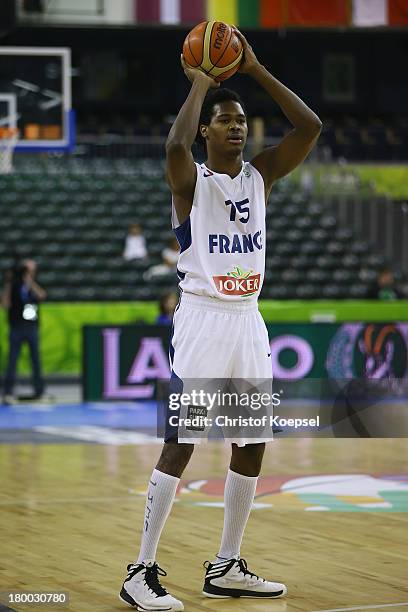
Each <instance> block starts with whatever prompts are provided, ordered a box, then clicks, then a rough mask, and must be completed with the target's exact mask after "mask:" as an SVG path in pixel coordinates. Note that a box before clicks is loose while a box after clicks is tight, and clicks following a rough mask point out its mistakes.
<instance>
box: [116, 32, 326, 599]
mask: <svg viewBox="0 0 408 612" xmlns="http://www.w3.org/2000/svg"><path fill="white" fill-rule="evenodd" d="M237 35H238V36H239V37H240V39H241V41H242V44H243V47H244V58H243V62H242V64H241V68H240V71H241V72H243V73H245V74H247V75H248V76H249V77H251V78H252V79H253V80H254V81H256V83H257V84H258V85H260V86H261V87H263V88H264V89H265V90H266V92H267V93H268V94H269V95H270V96H271V98H272V99H273V100H274V101H275V102H276V103H277V104H278V105H279V106H280V108H281V109H282V111H283V112H284V114H285V115H286V117H287V118H288V119H289V121H290V122H291V124H292V125H293V129H292V131H291V132H289V134H287V135H286V136H285V137H284V138H283V140H282V141H281V142H280V143H279V144H278V145H277V146H275V147H271V148H267V149H265V150H263V151H262V152H261V153H259V154H258V155H257V156H256V157H255V158H254V159H253V160H252V161H251V162H244V161H243V149H244V146H245V142H246V139H247V133H248V126H247V116H246V112H245V109H244V106H243V104H242V102H241V100H240V98H239V97H238V95H237V94H235V93H234V92H231V91H229V90H227V89H223V88H221V89H217V88H218V85H219V84H218V83H216V82H215V81H214V80H213V79H211V78H210V77H209V76H207V75H205V74H204V73H203V72H201V71H200V70H198V69H195V68H190V67H189V66H188V65H187V64H186V63H185V62H184V60H183V58H181V63H182V66H183V69H184V72H185V74H186V76H187V78H188V79H189V80H190V82H191V84H192V85H191V90H190V93H189V95H188V97H187V99H186V101H185V103H184V104H183V106H182V108H181V110H180V112H179V114H178V116H177V118H176V120H175V122H174V125H173V126H172V128H171V130H170V133H169V136H168V139H167V144H166V153H167V181H168V184H169V186H170V189H171V191H172V195H173V227H174V230H175V233H176V236H177V238H178V240H179V243H180V258H179V263H178V273H179V277H180V279H181V280H180V288H181V300H180V304H179V306H178V308H177V309H176V312H175V315H174V333H173V337H172V346H171V349H170V356H171V361H172V373H173V374H172V376H174V377H178V378H179V379H181V381H183V379H192V378H206V379H209V378H224V379H233V378H235V379H239V378H245V377H253V378H258V379H265V378H271V372H272V368H271V359H270V349H269V341H268V335H267V331H266V327H265V324H264V322H263V320H262V317H261V315H260V313H259V311H258V308H257V298H258V295H259V293H260V291H261V287H262V281H263V276H264V267H265V205H266V202H267V201H268V197H269V194H270V191H271V189H272V186H273V184H274V182H275V181H276V180H278V179H279V178H281V177H282V176H285V175H286V174H288V173H289V172H290V171H291V170H293V169H294V168H295V167H296V166H297V165H298V164H300V163H301V162H302V161H303V160H304V159H305V157H306V156H307V154H308V153H309V151H310V150H311V149H312V147H313V146H314V145H315V143H316V140H317V138H318V136H319V134H320V131H321V127H322V124H321V121H320V119H319V118H318V117H317V116H316V115H315V113H314V112H313V111H312V110H310V108H308V107H307V106H306V104H304V103H303V102H302V101H301V100H300V99H299V98H298V97H297V96H296V95H295V94H294V93H293V92H292V91H290V90H289V89H287V87H285V86H284V85H283V84H282V83H280V82H279V81H278V80H277V79H276V78H274V77H273V76H272V75H271V74H270V73H269V72H268V70H267V69H266V68H265V67H264V66H262V65H261V64H260V63H259V61H258V60H257V58H256V56H255V54H254V52H253V50H252V48H251V47H250V46H249V44H248V42H247V41H246V39H245V38H244V36H243V35H242V34H241V33H240V32H238V31H237ZM210 90H211V91H210ZM197 133H198V135H199V136H200V137H201V139H203V140H204V143H205V147H206V154H207V161H206V162H205V163H204V164H201V165H199V164H197V163H195V162H194V160H193V157H192V154H191V146H192V144H193V142H194V140H195V138H196V134H197ZM237 266H238V267H239V268H240V269H241V270H244V271H246V272H248V271H250V274H249V276H248V275H246V276H245V281H242V282H239V283H237V284H236V286H235V285H234V283H231V282H230V283H227V282H225V281H223V278H224V277H227V279H231V276H228V273H229V272H231V271H232V270H234V269H236V267H237ZM232 286H233V287H235V288H233V290H231V287H232ZM186 442H187V443H186ZM188 442H190V441H189V440H188V439H187V440H183V438H182V437H181V436H180V435H178V434H177V431H176V432H173V433H172V434H171V435H169V436H168V437H167V439H166V441H165V444H164V447H163V450H162V453H161V456H160V459H159V461H158V463H157V465H156V468H155V469H154V470H153V473H152V476H151V479H150V483H149V488H148V493H147V503H146V511H145V520H144V527H143V534H142V540H141V548H140V552H139V556H138V558H137V559H136V561H135V563H134V564H130V565H128V568H127V570H128V574H127V577H126V579H125V581H124V583H123V586H122V590H121V593H120V598H121V599H122V600H123V601H124V602H126V603H128V604H130V605H131V606H135V607H136V608H137V609H138V610H183V609H184V606H183V604H182V602H181V601H179V600H177V599H176V598H174V597H173V596H172V595H170V594H169V593H168V592H167V591H166V590H165V588H164V587H163V586H162V585H161V584H160V582H159V576H165V575H166V573H165V572H164V571H163V570H162V569H161V568H160V567H159V566H158V564H157V562H156V550H157V546H158V542H159V538H160V534H161V532H162V529H163V526H164V524H165V521H166V519H167V517H168V515H169V513H170V509H171V507H172V504H173V500H174V497H175V493H176V489H177V486H178V484H179V482H180V478H181V475H182V473H183V471H184V469H185V467H186V465H187V464H188V462H189V459H190V457H191V455H192V453H193V450H194V444H192V443H188ZM246 442H247V443H246ZM249 442H251V440H249ZM252 442H253V441H252ZM256 442H257V443H248V440H246V441H245V440H236V441H235V443H233V444H232V456H231V463H230V466H229V470H228V474H227V478H226V483H225V492H224V502H225V511H224V512H225V514H224V528H223V532H222V537H221V544H220V548H219V551H218V554H217V555H216V557H215V559H214V560H213V562H212V563H209V562H207V563H206V576H205V582H204V588H203V594H204V595H206V596H207V597H214V598H227V597H259V598H265V597H268V598H269V597H271V598H272V597H281V596H283V595H285V594H286V592H287V589H286V586H285V585H284V584H280V583H276V582H269V581H267V580H265V579H263V578H260V577H258V576H257V575H256V574H254V573H252V572H250V571H249V569H248V568H247V564H246V561H245V560H244V559H241V558H240V545H241V541H242V537H243V533H244V529H245V526H246V523H247V520H248V517H249V514H250V510H251V507H252V503H253V500H254V495H255V489H256V484H257V479H258V475H259V473H260V469H261V463H262V457H263V454H264V450H265V441H264V440H260V441H258V440H257V441H256Z"/></svg>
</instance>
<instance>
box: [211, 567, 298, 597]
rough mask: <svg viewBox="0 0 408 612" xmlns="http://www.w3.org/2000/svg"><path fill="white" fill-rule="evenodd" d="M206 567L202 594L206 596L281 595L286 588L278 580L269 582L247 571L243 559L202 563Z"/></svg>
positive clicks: (284, 593)
mask: <svg viewBox="0 0 408 612" xmlns="http://www.w3.org/2000/svg"><path fill="white" fill-rule="evenodd" d="M204 567H205V568H206V570H207V571H206V574H205V581H204V588H203V595H205V596H206V597H214V598H226V597H265V598H268V597H283V596H284V595H286V593H287V591H288V590H287V588H286V586H285V585H284V584H281V583H280V582H269V581H268V580H265V579H264V578H260V577H259V576H257V575H256V574H253V573H252V572H250V571H249V569H248V566H247V562H246V561H245V559H227V560H226V561H219V562H218V563H210V562H209V561H206V562H205V563H204Z"/></svg>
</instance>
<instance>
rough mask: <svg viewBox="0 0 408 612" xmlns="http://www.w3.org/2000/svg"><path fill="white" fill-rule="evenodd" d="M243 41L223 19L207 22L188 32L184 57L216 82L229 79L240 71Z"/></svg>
mask: <svg viewBox="0 0 408 612" xmlns="http://www.w3.org/2000/svg"><path fill="white" fill-rule="evenodd" d="M242 54H243V49H242V43H241V41H240V39H239V38H238V36H237V35H236V34H235V32H234V30H233V29H232V27H231V26H229V25H228V24H227V23H224V22H223V21H203V22H202V23H199V24H198V25H197V26H196V27H195V28H193V29H192V30H191V32H189V33H188V34H187V37H186V39H185V41H184V45H183V56H184V59H185V60H186V62H187V64H189V65H190V66H191V67H192V68H200V70H202V71H203V72H205V74H208V75H209V76H211V77H213V79H215V80H216V81H225V79H228V78H229V77H230V76H232V75H233V74H235V72H236V71H237V70H238V68H239V65H240V63H241V60H242Z"/></svg>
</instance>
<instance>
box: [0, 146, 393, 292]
mask: <svg viewBox="0 0 408 612" xmlns="http://www.w3.org/2000/svg"><path fill="white" fill-rule="evenodd" d="M19 163H20V166H18V167H17V169H16V172H15V173H14V174H10V175H3V176H1V177H0V189H1V191H2V193H3V196H2V198H1V203H0V230H1V231H2V233H3V236H4V239H3V242H2V243H1V245H0V254H1V268H2V270H3V271H4V270H5V269H7V268H8V267H10V266H11V265H12V263H13V258H14V257H16V256H17V257H24V256H31V257H34V258H35V259H36V261H37V262H38V264H39V281H40V282H41V284H43V285H44V287H46V288H47V291H48V296H49V300H51V301H64V300H72V301H84V300H149V299H157V297H158V295H160V294H161V293H163V292H164V291H168V290H172V289H174V288H175V286H176V283H177V280H176V278H175V276H174V274H170V275H164V276H161V277H158V278H154V279H152V280H151V281H149V282H146V281H145V280H144V279H143V274H144V273H145V272H146V270H147V269H148V268H149V267H151V266H152V265H155V264H156V263H160V261H161V257H160V254H161V251H162V249H163V248H164V247H165V246H166V244H167V242H168V240H169V238H170V237H171V230H170V195H169V191H168V188H167V186H166V184H165V181H164V168H163V163H162V161H158V160H153V159H138V160H129V159H113V160H112V159H109V160H108V159H95V158H90V159H76V158H75V157H63V158H56V159H55V160H54V163H53V160H52V159H51V160H47V162H45V161H44V160H43V159H41V158H38V157H36V158H33V159H31V160H30V161H29V162H27V160H26V161H25V162H24V165H23V166H21V162H19V161H17V164H19ZM45 163H47V174H44V173H43V170H44V164H45ZM130 222H138V223H140V224H141V225H142V226H143V234H144V236H145V238H146V243H147V248H148V252H149V257H148V259H147V260H133V261H130V262H127V261H125V260H124V259H123V257H122V253H123V244H124V239H125V235H126V231H127V227H128V225H129V223H130ZM383 263H384V258H383V257H381V256H380V255H375V254H374V250H373V249H370V245H369V244H367V242H365V241H363V240H361V239H359V237H357V236H354V235H353V232H352V231H351V230H349V229H347V228H346V229H344V228H341V227H339V224H338V220H337V219H336V217H335V215H334V214H333V212H332V211H331V210H330V208H329V207H328V206H327V203H325V204H324V205H323V204H321V203H319V202H318V201H317V200H316V196H312V195H308V194H307V193H303V192H299V191H298V190H295V188H294V186H293V183H291V182H290V181H281V182H280V183H278V184H277V185H276V187H275V188H274V189H273V192H272V195H271V198H270V202H269V205H268V208H267V260H266V277H265V285H264V289H263V293H262V297H263V298H273V299H292V298H295V299H296V298H298V299H319V298H320V299H321V298H336V299H337V298H338V299H343V298H364V297H365V295H366V294H367V291H368V289H369V287H370V284H371V283H372V282H373V280H374V279H375V278H376V276H377V271H378V269H379V268H380V266H381V265H382V264H383Z"/></svg>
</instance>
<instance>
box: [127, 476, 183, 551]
mask: <svg viewBox="0 0 408 612" xmlns="http://www.w3.org/2000/svg"><path fill="white" fill-rule="evenodd" d="M179 482H180V478H176V476H170V474H165V473H164V472H159V470H153V473H152V476H151V478H150V481H149V488H148V491H147V500H146V507H145V515H144V522H143V532H142V540H141V543H140V553H139V557H138V559H137V563H149V562H152V561H154V560H155V559H156V551H157V545H158V543H159V539H160V536H161V532H162V531H163V527H164V523H165V522H166V519H167V517H168V516H169V514H170V510H171V507H172V505H173V501H174V497H175V495H176V489H177V485H178V483H179Z"/></svg>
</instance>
